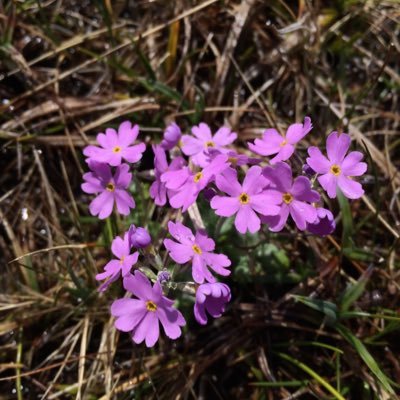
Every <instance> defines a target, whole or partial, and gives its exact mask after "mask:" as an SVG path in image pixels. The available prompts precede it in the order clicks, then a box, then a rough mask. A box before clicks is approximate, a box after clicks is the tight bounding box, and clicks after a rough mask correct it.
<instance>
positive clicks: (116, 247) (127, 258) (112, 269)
mask: <svg viewBox="0 0 400 400" xmlns="http://www.w3.org/2000/svg"><path fill="white" fill-rule="evenodd" d="M111 252H112V253H113V254H114V256H115V257H117V258H118V260H115V259H114V260H111V261H109V262H108V263H107V264H106V265H105V266H104V272H101V273H100V274H97V275H96V280H98V281H102V280H104V279H107V278H109V279H108V280H107V281H106V282H104V283H103V284H102V285H101V286H100V287H99V291H100V292H104V291H105V290H106V289H107V288H108V286H109V285H110V284H111V283H112V282H115V281H116V280H117V279H118V278H119V277H120V276H122V277H125V276H127V275H128V274H129V273H130V271H131V269H132V266H133V265H135V264H136V262H137V260H138V257H139V253H138V252H137V251H135V252H134V253H132V254H131V246H130V240H129V233H128V232H126V233H125V234H124V238H123V239H122V238H120V237H119V236H117V237H116V238H115V239H114V240H113V241H112V244H111Z"/></svg>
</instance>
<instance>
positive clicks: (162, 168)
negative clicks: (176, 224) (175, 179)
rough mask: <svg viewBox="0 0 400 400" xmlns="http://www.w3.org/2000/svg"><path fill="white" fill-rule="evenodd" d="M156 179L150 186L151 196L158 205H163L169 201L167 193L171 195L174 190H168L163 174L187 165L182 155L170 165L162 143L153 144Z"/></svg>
mask: <svg viewBox="0 0 400 400" xmlns="http://www.w3.org/2000/svg"><path fill="white" fill-rule="evenodd" d="M153 151H154V174H155V181H154V182H153V183H152V185H151V186H150V197H151V198H152V199H153V200H154V203H155V204H156V205H157V206H163V205H165V203H166V202H167V195H168V196H169V197H171V195H172V194H173V192H172V191H171V190H168V189H167V187H166V185H165V183H164V182H161V175H162V174H163V173H164V172H167V171H178V170H181V169H182V168H183V166H184V165H185V160H184V159H183V158H182V157H177V158H174V159H173V160H172V161H171V164H170V165H169V166H168V162H167V156H166V154H165V151H164V150H163V148H162V147H161V146H160V145H155V146H153Z"/></svg>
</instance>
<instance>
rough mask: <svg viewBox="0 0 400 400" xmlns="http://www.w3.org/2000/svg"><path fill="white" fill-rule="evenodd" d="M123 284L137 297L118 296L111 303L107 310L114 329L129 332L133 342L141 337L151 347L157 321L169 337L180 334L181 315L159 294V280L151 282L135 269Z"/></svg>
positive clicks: (154, 339)
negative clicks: (113, 318)
mask: <svg viewBox="0 0 400 400" xmlns="http://www.w3.org/2000/svg"><path fill="white" fill-rule="evenodd" d="M124 288H125V289H126V290H127V291H129V292H131V293H132V294H134V295H135V296H136V297H137V298H136V299H132V298H129V299H126V298H125V299H118V300H115V301H114V303H113V304H112V305H111V314H112V315H113V316H114V317H117V319H116V321H115V327H116V328H117V329H118V330H120V331H122V332H131V335H132V340H133V341H134V342H135V343H136V344H140V343H142V342H143V341H145V343H146V346H147V347H153V346H154V345H155V344H156V342H157V340H158V338H159V335H160V326H159V322H160V323H161V325H162V327H163V329H164V332H165V334H166V335H167V336H168V337H169V338H170V339H177V338H178V337H179V336H181V333H182V331H181V326H184V325H185V324H186V322H185V319H184V318H183V316H182V314H181V313H180V312H179V311H178V310H177V309H176V308H174V307H172V305H173V304H174V301H173V300H170V299H168V298H167V297H165V296H163V294H162V288H161V285H160V283H159V282H156V283H155V284H154V286H151V283H150V281H149V280H148V279H147V278H146V276H145V275H144V274H143V273H142V272H140V271H138V270H136V271H135V273H134V275H130V276H127V277H126V278H124Z"/></svg>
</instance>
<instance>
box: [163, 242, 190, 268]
mask: <svg viewBox="0 0 400 400" xmlns="http://www.w3.org/2000/svg"><path fill="white" fill-rule="evenodd" d="M164 246H165V248H166V249H167V250H168V251H169V255H170V257H171V258H172V259H173V260H174V261H175V262H177V263H178V264H185V263H187V262H188V261H189V260H191V259H192V257H193V254H194V253H193V248H192V246H191V245H186V244H180V243H176V242H174V241H173V240H171V239H164Z"/></svg>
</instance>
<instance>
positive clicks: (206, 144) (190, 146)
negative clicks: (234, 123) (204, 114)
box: [181, 122, 237, 167]
mask: <svg viewBox="0 0 400 400" xmlns="http://www.w3.org/2000/svg"><path fill="white" fill-rule="evenodd" d="M192 133H193V135H194V136H191V135H183V136H182V139H181V140H182V151H183V153H184V154H186V155H187V156H190V159H191V160H192V162H193V164H195V165H198V166H200V167H205V166H207V165H208V164H209V162H210V161H209V157H208V154H207V153H208V150H209V149H218V150H220V151H221V152H223V153H224V152H227V151H229V150H228V149H226V148H225V147H226V146H227V145H229V144H231V143H233V142H234V141H235V140H236V138H237V134H236V133H235V132H232V131H231V130H230V129H229V128H227V127H226V126H223V127H222V128H219V129H218V131H217V132H216V133H215V135H212V133H211V129H210V127H209V126H208V125H207V124H205V123H204V122H201V123H200V124H199V125H198V126H194V127H193V128H192Z"/></svg>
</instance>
